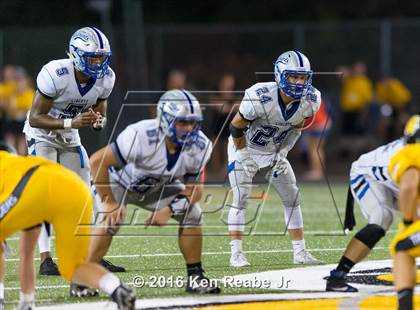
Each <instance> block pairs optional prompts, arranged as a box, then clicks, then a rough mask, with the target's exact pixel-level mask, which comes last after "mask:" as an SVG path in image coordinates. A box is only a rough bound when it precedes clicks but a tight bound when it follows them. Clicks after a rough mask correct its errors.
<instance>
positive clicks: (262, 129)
mask: <svg viewBox="0 0 420 310" xmlns="http://www.w3.org/2000/svg"><path fill="white" fill-rule="evenodd" d="M320 104H321V93H320V92H319V90H317V89H316V88H314V87H312V86H311V87H310V89H309V90H308V92H307V93H306V94H305V95H304V96H303V97H302V98H301V99H298V100H295V101H294V102H292V103H290V104H289V105H288V106H287V108H286V106H285V105H284V103H283V102H282V101H281V97H280V94H279V88H278V86H277V83H276V82H266V83H257V84H255V85H253V86H252V87H250V88H248V89H247V90H246V91H245V95H244V97H243V99H242V102H241V105H240V107H239V113H240V114H241V116H242V117H243V118H244V119H245V120H248V121H249V122H250V123H249V128H248V130H247V131H246V134H245V136H246V143H247V148H248V152H249V154H250V156H251V158H252V159H253V160H254V161H255V162H256V163H257V165H258V168H259V169H261V168H264V167H268V166H272V165H273V164H274V163H275V161H276V159H277V154H278V153H279V152H280V151H282V150H285V149H286V150H290V149H291V148H292V147H293V145H294V143H295V142H296V139H288V137H289V135H290V134H292V133H293V132H294V133H295V134H296V131H298V130H297V129H295V127H296V126H297V125H299V124H301V123H302V122H303V121H304V120H305V119H306V118H309V117H311V116H313V115H315V113H316V112H317V111H318V109H319V107H320ZM286 153H287V152H286ZM228 158H229V165H228V172H229V181H230V184H231V187H232V191H233V203H232V207H231V209H230V212H229V230H230V231H241V232H243V231H244V228H245V227H244V223H245V208H246V206H247V199H248V197H249V194H250V191H251V185H252V177H249V176H248V175H246V173H244V171H243V168H242V167H241V164H240V162H239V161H237V154H236V148H235V145H234V143H233V140H232V136H231V137H229V144H228ZM285 162H286V164H287V169H286V172H285V173H283V174H277V173H275V172H274V174H273V175H272V176H271V174H270V177H269V179H270V181H271V182H272V185H274V188H275V189H276V191H277V192H278V194H279V195H280V197H281V198H282V201H283V204H284V216H285V222H286V223H287V224H288V228H289V229H296V228H302V227H303V220H302V214H301V210H300V194H299V189H298V187H297V185H296V177H295V175H294V172H293V169H292V167H291V166H290V164H289V162H288V161H287V160H286V159H285Z"/></svg>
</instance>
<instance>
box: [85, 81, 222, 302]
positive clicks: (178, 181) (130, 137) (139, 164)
mask: <svg viewBox="0 0 420 310" xmlns="http://www.w3.org/2000/svg"><path fill="white" fill-rule="evenodd" d="M201 120H202V112H201V109H200V104H199V102H198V100H197V99H196V98H195V97H194V96H193V95H192V94H191V93H190V92H188V91H185V90H179V89H177V90H170V91H167V92H166V93H164V94H163V95H162V96H161V97H160V99H159V102H158V105H157V118H156V119H147V120H142V121H139V122H137V123H134V124H132V125H129V126H128V127H127V128H126V129H125V130H124V131H123V132H121V133H120V134H119V135H118V137H117V138H116V140H115V142H113V143H112V144H111V145H109V146H106V147H104V148H102V149H100V150H99V151H97V152H96V153H94V154H93V155H92V156H91V166H92V177H93V181H94V184H95V186H96V189H97V192H98V194H99V196H100V198H101V201H102V202H103V203H102V211H103V215H104V219H103V222H104V223H106V225H105V227H103V226H104V225H102V227H97V231H96V233H94V234H93V235H94V237H92V243H91V249H90V250H91V251H90V257H89V259H90V260H91V261H99V260H100V259H101V258H102V257H103V255H105V253H106V252H107V250H108V248H109V245H110V243H111V240H112V235H113V234H114V233H115V231H116V230H117V229H118V226H119V224H122V223H123V220H124V213H125V206H126V205H127V204H134V205H136V206H139V207H140V208H143V209H146V210H149V211H151V212H152V214H151V216H150V217H149V218H148V219H147V220H146V222H145V225H165V224H166V223H167V221H168V220H169V219H170V218H171V217H172V218H173V219H175V220H176V221H178V222H179V234H178V236H179V247H180V250H181V252H182V255H183V257H184V259H185V262H186V267H187V274H188V281H187V286H186V291H187V292H190V293H199V294H208V293H212V294H214V293H219V292H220V289H219V288H218V287H217V286H215V285H213V284H212V283H209V281H208V279H207V278H206V277H205V276H204V274H203V273H204V270H203V268H202V266H201V251H202V228H201V225H202V211H201V209H200V206H199V204H198V203H199V201H200V198H201V196H202V193H203V185H202V184H200V180H201V174H202V172H203V169H204V166H205V165H206V163H207V161H208V160H209V158H210V155H211V151H212V144H211V142H210V140H209V139H208V138H207V137H206V136H205V135H204V133H203V132H202V131H201V130H200V123H201Z"/></svg>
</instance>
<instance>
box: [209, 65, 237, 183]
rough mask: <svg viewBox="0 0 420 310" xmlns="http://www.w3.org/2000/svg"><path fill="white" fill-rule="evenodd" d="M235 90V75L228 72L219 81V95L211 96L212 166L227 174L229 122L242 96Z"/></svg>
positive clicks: (218, 172) (213, 169)
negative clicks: (239, 96) (237, 94)
mask: <svg viewBox="0 0 420 310" xmlns="http://www.w3.org/2000/svg"><path fill="white" fill-rule="evenodd" d="M234 90H235V77H234V76H233V75H232V74H230V73H227V74H224V75H223V76H222V78H221V79H220V81H219V86H218V91H219V92H218V93H217V95H214V96H211V97H210V103H211V108H212V110H213V111H212V112H213V115H212V116H213V117H212V119H213V122H212V126H211V130H213V132H212V134H211V140H212V141H213V154H212V159H211V168H212V171H214V172H216V173H217V174H220V175H221V174H223V175H226V167H227V153H226V149H227V142H228V138H229V135H230V131H229V124H230V121H231V120H232V118H233V116H234V115H235V113H236V111H237V109H238V107H236V108H235V104H238V105H239V104H240V98H238V97H237V96H236V94H235V93H234ZM209 133H210V132H209ZM216 139H217V141H216Z"/></svg>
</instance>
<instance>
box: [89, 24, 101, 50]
mask: <svg viewBox="0 0 420 310" xmlns="http://www.w3.org/2000/svg"><path fill="white" fill-rule="evenodd" d="M89 28H91V29H93V31H95V33H96V35H97V36H98V38H99V47H100V48H104V42H103V41H102V37H101V33H100V32H99V31H98V29H96V28H95V27H89Z"/></svg>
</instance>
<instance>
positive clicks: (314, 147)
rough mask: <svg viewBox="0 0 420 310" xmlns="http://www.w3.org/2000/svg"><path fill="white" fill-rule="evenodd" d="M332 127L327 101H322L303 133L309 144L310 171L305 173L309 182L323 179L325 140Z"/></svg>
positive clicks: (307, 122) (306, 122)
mask: <svg viewBox="0 0 420 310" xmlns="http://www.w3.org/2000/svg"><path fill="white" fill-rule="evenodd" d="M331 125H332V121H331V118H330V117H329V115H328V112H327V108H326V106H325V101H324V100H322V101H321V106H320V108H319V110H318V112H317V113H316V114H315V116H313V117H312V118H310V119H308V120H307V121H305V127H306V126H307V129H306V130H304V131H303V138H304V141H305V142H306V143H307V154H308V163H309V171H308V172H306V173H305V175H304V179H305V180H307V181H319V180H321V179H322V177H323V166H324V167H325V151H324V145H325V140H326V138H327V137H328V134H329V132H330V129H331Z"/></svg>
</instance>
